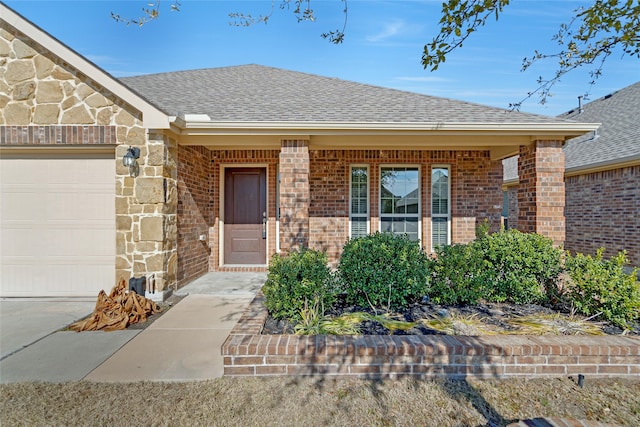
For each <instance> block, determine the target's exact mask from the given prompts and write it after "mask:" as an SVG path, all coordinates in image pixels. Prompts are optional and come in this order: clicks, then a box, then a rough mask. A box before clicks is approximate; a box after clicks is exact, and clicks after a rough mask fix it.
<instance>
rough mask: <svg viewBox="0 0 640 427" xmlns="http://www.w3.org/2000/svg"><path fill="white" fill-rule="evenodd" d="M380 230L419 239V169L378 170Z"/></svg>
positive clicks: (397, 167)
mask: <svg viewBox="0 0 640 427" xmlns="http://www.w3.org/2000/svg"><path fill="white" fill-rule="evenodd" d="M380 231H382V232H391V233H394V234H406V235H408V236H409V238H410V239H411V240H415V241H418V240H420V169H419V167H417V166H409V167H405V166H384V167H381V168H380Z"/></svg>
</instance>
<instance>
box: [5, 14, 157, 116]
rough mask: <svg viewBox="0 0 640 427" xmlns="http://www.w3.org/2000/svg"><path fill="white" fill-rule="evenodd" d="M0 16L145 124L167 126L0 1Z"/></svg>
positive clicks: (124, 89) (114, 82)
mask: <svg viewBox="0 0 640 427" xmlns="http://www.w3.org/2000/svg"><path fill="white" fill-rule="evenodd" d="M0 20H2V21H3V22H6V23H7V24H8V25H9V26H11V27H13V28H15V29H16V30H18V31H20V32H21V33H22V34H24V35H26V36H27V37H29V38H30V39H31V40H33V41H34V42H36V43H38V44H39V45H41V46H42V47H44V48H45V49H47V50H48V51H49V52H51V53H52V54H53V55H55V56H57V57H58V58H60V59H61V60H63V61H64V62H66V63H67V64H69V65H70V66H71V67H73V68H75V69H76V70H78V71H79V72H81V73H82V74H84V75H86V76H87V77H89V78H90V79H91V80H93V81H95V82H96V83H97V84H99V85H100V86H102V87H104V88H105V89H106V90H107V91H109V92H111V93H112V94H113V95H115V96H116V97H118V98H120V99H121V100H123V101H124V102H126V103H128V104H129V105H131V106H132V107H133V108H135V109H137V110H138V111H140V112H141V113H142V117H143V120H144V123H145V126H147V127H153V128H168V127H169V117H168V116H167V114H165V113H164V112H162V111H160V110H159V109H158V108H157V107H155V106H153V105H152V104H150V103H149V102H148V101H147V100H145V99H144V98H142V97H141V96H140V95H138V94H137V93H135V92H133V91H132V90H131V89H130V88H128V87H127V86H125V85H124V84H122V82H120V81H119V80H118V79H116V78H114V77H113V76H111V75H110V74H109V73H107V72H106V71H104V70H103V69H102V68H100V67H98V66H97V65H95V64H94V63H92V62H91V61H89V60H88V59H86V58H85V57H84V56H82V55H80V54H79V53H77V52H76V51H74V50H73V49H71V48H69V47H68V46H67V45H65V44H64V43H62V42H60V41H59V40H58V39H56V38H55V37H53V36H51V35H50V34H49V33H47V32H45V31H44V30H42V29H41V28H40V27H38V26H37V25H35V24H33V23H32V22H30V21H29V20H27V19H26V18H24V17H23V16H22V15H20V14H18V13H17V12H15V11H14V10H13V9H11V8H9V7H8V6H7V5H5V4H4V3H2V2H0Z"/></svg>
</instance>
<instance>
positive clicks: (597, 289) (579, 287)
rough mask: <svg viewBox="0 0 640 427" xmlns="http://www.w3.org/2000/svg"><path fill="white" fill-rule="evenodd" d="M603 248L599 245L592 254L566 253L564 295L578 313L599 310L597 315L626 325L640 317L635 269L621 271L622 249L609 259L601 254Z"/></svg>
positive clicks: (616, 323)
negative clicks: (567, 280) (572, 254)
mask: <svg viewBox="0 0 640 427" xmlns="http://www.w3.org/2000/svg"><path fill="white" fill-rule="evenodd" d="M603 252H604V249H599V250H598V251H597V253H596V256H595V257H592V256H591V255H583V254H580V253H579V254H576V255H575V256H571V255H570V254H568V253H567V259H566V269H567V273H568V274H569V278H570V280H569V283H568V289H567V291H566V293H565V297H566V298H567V299H568V303H570V304H572V306H573V307H574V308H575V309H576V310H577V311H578V312H579V313H582V314H584V315H586V316H594V315H596V314H597V313H602V314H600V316H599V317H598V319H604V320H608V321H610V322H611V323H613V324H615V325H618V326H620V327H623V328H629V322H630V321H638V320H640V283H639V282H638V280H637V274H638V271H637V270H634V271H632V272H631V273H628V274H627V273H625V272H624V265H625V264H626V262H627V256H626V253H625V252H620V253H618V255H616V256H614V257H612V258H611V259H609V260H605V259H603V258H602V254H603Z"/></svg>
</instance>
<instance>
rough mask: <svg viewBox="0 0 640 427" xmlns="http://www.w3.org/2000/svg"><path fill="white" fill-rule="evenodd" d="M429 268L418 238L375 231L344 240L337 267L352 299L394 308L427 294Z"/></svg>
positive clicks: (359, 304)
mask: <svg viewBox="0 0 640 427" xmlns="http://www.w3.org/2000/svg"><path fill="white" fill-rule="evenodd" d="M427 268H428V260H427V256H426V254H425V253H424V252H423V251H422V249H421V248H420V245H419V243H418V242H414V241H411V240H409V238H408V237H407V236H399V235H394V234H391V233H375V234H370V235H368V236H364V237H360V238H356V239H351V240H349V241H348V242H347V243H346V244H345V246H344V248H343V251H342V256H341V257H340V263H339V266H338V271H339V274H340V278H341V280H342V284H343V286H344V290H345V293H346V297H347V301H348V302H349V303H352V304H355V305H358V306H360V307H371V308H373V309H374V310H377V309H384V310H394V309H397V308H399V307H403V306H406V305H407V304H408V303H410V302H413V301H415V300H416V299H418V298H420V297H422V296H423V295H424V294H425V292H426V285H427V279H428V270H427Z"/></svg>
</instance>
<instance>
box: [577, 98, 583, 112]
mask: <svg viewBox="0 0 640 427" xmlns="http://www.w3.org/2000/svg"><path fill="white" fill-rule="evenodd" d="M583 111H584V110H583V109H582V95H580V96H579V97H578V114H582V112H583Z"/></svg>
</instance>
